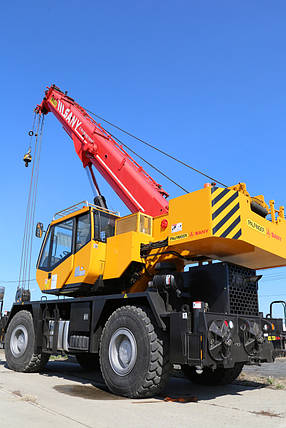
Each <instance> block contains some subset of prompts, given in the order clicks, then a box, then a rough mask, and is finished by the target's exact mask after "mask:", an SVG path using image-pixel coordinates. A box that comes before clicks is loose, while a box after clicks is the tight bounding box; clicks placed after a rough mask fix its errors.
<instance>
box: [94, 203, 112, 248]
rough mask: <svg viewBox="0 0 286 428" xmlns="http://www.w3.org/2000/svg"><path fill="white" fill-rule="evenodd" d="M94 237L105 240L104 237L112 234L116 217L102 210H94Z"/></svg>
mask: <svg viewBox="0 0 286 428" xmlns="http://www.w3.org/2000/svg"><path fill="white" fill-rule="evenodd" d="M93 215H94V239H95V240H96V241H101V242H106V239H107V238H109V237H110V236H113V235H114V232H115V220H116V217H114V216H112V215H110V214H108V213H105V212H103V211H94V212H93Z"/></svg>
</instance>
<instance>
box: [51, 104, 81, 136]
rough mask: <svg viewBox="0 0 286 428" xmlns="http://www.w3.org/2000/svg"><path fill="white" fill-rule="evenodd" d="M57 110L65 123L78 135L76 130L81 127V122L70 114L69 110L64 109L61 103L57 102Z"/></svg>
mask: <svg viewBox="0 0 286 428" xmlns="http://www.w3.org/2000/svg"><path fill="white" fill-rule="evenodd" d="M57 109H58V112H59V113H60V114H61V116H62V117H63V118H64V119H65V120H66V121H67V123H68V124H69V125H70V126H71V128H73V129H74V130H75V131H76V133H78V130H77V128H78V127H79V126H80V125H81V121H80V120H79V119H78V118H77V117H76V116H75V115H74V114H73V113H72V112H71V110H70V108H65V106H64V104H63V103H62V102H61V101H58V102H57Z"/></svg>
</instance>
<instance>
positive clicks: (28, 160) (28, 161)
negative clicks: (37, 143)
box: [23, 147, 32, 168]
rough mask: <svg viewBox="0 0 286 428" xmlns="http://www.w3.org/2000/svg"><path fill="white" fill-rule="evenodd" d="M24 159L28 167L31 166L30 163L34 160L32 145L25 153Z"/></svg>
mask: <svg viewBox="0 0 286 428" xmlns="http://www.w3.org/2000/svg"><path fill="white" fill-rule="evenodd" d="M23 161H24V162H25V167H26V168H27V166H29V163H30V162H31V161H32V155H31V147H29V150H28V151H27V153H25V154H24V157H23Z"/></svg>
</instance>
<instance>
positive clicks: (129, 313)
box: [100, 306, 170, 398]
mask: <svg viewBox="0 0 286 428" xmlns="http://www.w3.org/2000/svg"><path fill="white" fill-rule="evenodd" d="M151 318H152V317H151V314H150V315H149V313H148V310H146V309H142V308H140V307H136V306H123V307H121V308H118V309H117V310H116V311H115V312H113V314H112V315H111V316H110V317H109V319H108V321H107V322H106V324H105V327H104V330H103V332H102V336H101V344H100V366H101V372H102V376H103V378H104V380H105V383H106V385H107V386H108V388H109V389H110V391H111V392H113V393H114V394H118V395H123V396H126V397H129V398H141V397H151V396H153V395H156V394H158V393H159V392H160V391H161V390H162V389H163V387H164V386H165V384H166V382H167V380H168V376H169V372H170V364H169V362H168V349H167V342H166V340H165V338H163V335H162V332H161V331H160V330H159V329H158V328H157V326H156V325H155V323H153V322H152V321H151Z"/></svg>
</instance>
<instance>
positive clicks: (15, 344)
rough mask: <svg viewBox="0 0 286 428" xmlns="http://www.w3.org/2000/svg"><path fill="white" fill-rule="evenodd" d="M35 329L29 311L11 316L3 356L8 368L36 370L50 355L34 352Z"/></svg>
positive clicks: (45, 362) (38, 369) (42, 366)
mask: <svg viewBox="0 0 286 428" xmlns="http://www.w3.org/2000/svg"><path fill="white" fill-rule="evenodd" d="M34 347H35V331H34V324H33V318H32V315H31V313H30V312H28V311H20V312H17V314H16V315H15V316H14V317H13V318H12V320H11V322H10V324H9V326H8V329H7V333H6V335H5V357H6V362H7V365H8V367H9V368H10V369H12V370H15V371H17V372H38V371H40V370H42V369H43V368H44V367H45V365H46V364H47V362H48V360H49V357H50V355H49V354H44V353H35V352H34Z"/></svg>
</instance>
